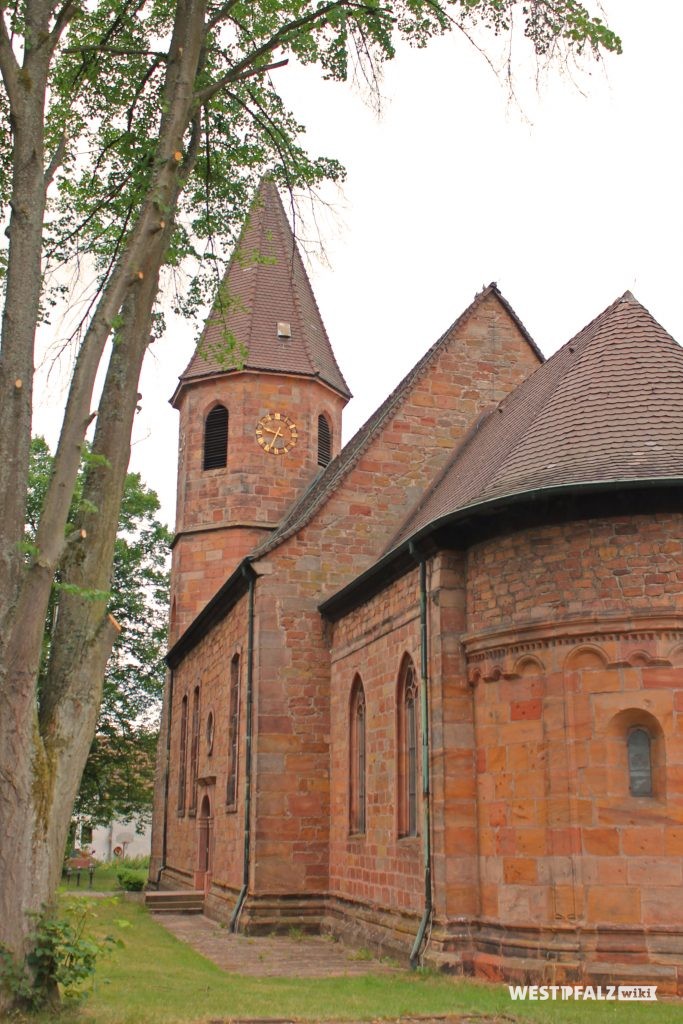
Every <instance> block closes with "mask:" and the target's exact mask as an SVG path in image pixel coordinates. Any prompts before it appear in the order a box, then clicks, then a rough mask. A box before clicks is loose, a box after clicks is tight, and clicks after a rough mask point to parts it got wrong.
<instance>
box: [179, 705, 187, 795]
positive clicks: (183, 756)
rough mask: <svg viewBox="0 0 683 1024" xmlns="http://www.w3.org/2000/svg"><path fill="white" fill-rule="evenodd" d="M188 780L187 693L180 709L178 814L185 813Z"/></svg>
mask: <svg viewBox="0 0 683 1024" xmlns="http://www.w3.org/2000/svg"><path fill="white" fill-rule="evenodd" d="M186 781H187V694H185V696H184V697H183V701H182V704H181V711H180V746H179V749H178V814H184V813H185V789H186Z"/></svg>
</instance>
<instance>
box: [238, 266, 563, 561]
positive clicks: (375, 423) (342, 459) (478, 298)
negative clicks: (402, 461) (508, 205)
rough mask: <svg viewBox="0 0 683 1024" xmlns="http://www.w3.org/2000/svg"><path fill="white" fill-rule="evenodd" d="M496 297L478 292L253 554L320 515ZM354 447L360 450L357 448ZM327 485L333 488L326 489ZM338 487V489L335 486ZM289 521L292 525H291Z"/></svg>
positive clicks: (493, 287) (487, 290)
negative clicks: (458, 336)
mask: <svg viewBox="0 0 683 1024" xmlns="http://www.w3.org/2000/svg"><path fill="white" fill-rule="evenodd" d="M489 295H494V296H495V297H496V299H497V300H498V301H500V302H501V303H502V302H503V297H502V295H501V293H500V291H499V289H498V286H497V284H496V283H495V282H491V284H489V285H487V286H486V287H484V288H482V290H481V291H480V292H478V293H477V294H476V295H475V296H474V299H473V300H472V302H471V303H470V304H469V306H467V308H466V309H464V310H463V312H462V313H461V314H460V316H458V317H456V319H455V320H454V321H453V323H452V324H451V325H450V326H449V327H448V328H447V329H446V330H445V331H444V332H443V334H441V335H440V336H439V337H438V338H437V340H436V341H435V342H434V343H433V344H432V345H431V346H430V348H428V349H427V351H426V352H425V353H424V355H423V356H421V358H420V359H418V361H417V363H415V364H414V366H413V367H412V368H411V369H410V370H409V371H408V373H407V374H406V375H405V376H404V377H403V379H402V380H401V381H400V382H399V383H398V384H397V385H396V387H395V388H394V389H393V391H392V392H391V393H390V394H389V395H388V396H387V397H386V398H385V400H384V402H382V403H381V405H379V406H378V407H377V409H376V410H375V411H374V413H372V414H371V415H370V416H369V417H368V419H367V420H366V421H365V423H364V424H363V425H362V426H361V427H359V429H358V430H357V431H356V433H355V434H354V435H353V437H352V438H351V439H350V440H349V441H347V443H346V444H345V445H344V447H343V448H342V450H341V451H340V452H339V454H338V455H337V456H336V457H335V458H334V459H333V460H332V462H330V463H329V465H328V466H327V467H326V468H325V469H324V470H323V472H322V473H321V474H319V475H318V476H317V477H316V478H315V480H314V481H313V484H314V486H313V487H311V488H309V489H307V490H306V491H304V493H303V494H302V495H301V496H300V497H299V498H298V499H297V500H296V501H295V502H294V504H293V505H292V506H290V509H289V512H288V513H287V514H286V516H285V518H284V519H283V520H282V522H281V525H280V526H278V528H277V529H276V530H275V531H274V533H272V534H270V536H269V537H267V538H265V539H264V540H263V541H262V542H261V544H259V545H258V546H257V547H256V548H255V549H254V551H253V552H252V555H253V556H254V557H259V556H261V555H263V554H266V553H267V552H268V551H271V550H273V549H274V548H276V547H278V545H279V544H281V543H283V542H284V541H285V540H287V539H288V538H289V537H291V536H292V535H293V534H295V533H296V532H297V531H298V530H300V529H302V528H303V527H304V526H305V525H306V523H308V522H310V520H311V519H312V518H313V516H314V515H315V514H316V512H317V511H318V510H319V509H320V508H321V507H322V505H323V504H324V503H325V501H326V500H327V498H328V497H330V496H331V494H332V493H333V492H334V490H336V487H337V486H338V484H339V483H341V481H342V480H343V479H344V477H345V476H346V475H348V473H349V472H350V471H351V470H352V469H353V467H354V466H355V465H356V463H357V462H358V460H359V459H360V457H361V455H362V454H363V452H364V451H365V450H366V448H367V446H368V445H369V444H370V442H371V441H372V440H373V439H374V438H375V437H376V436H377V434H378V432H379V430H380V429H381V427H382V425H383V424H384V423H385V422H386V420H387V419H388V418H389V416H391V415H392V413H393V412H395V411H396V410H397V409H398V408H399V407H400V405H401V402H402V400H403V399H404V398H405V397H406V395H407V394H408V392H409V390H410V388H411V387H412V385H413V384H414V383H416V382H417V381H418V380H419V379H420V378H421V376H422V375H423V374H424V373H425V372H426V370H427V368H428V367H429V365H430V364H431V363H432V361H433V360H434V359H435V358H436V356H437V354H438V353H439V352H440V351H441V349H442V348H443V346H444V345H445V344H446V341H447V339H448V338H449V337H450V335H451V334H452V333H453V332H454V331H457V330H460V329H461V328H462V327H463V325H464V324H466V323H467V321H468V320H469V319H470V318H471V317H472V316H473V314H474V313H475V311H476V310H477V309H478V308H479V306H480V305H481V304H482V302H483V301H484V300H485V299H486V298H488V297H489ZM504 304H505V308H506V309H507V308H508V305H509V304H508V303H507V302H505V303H504ZM509 309H510V310H511V315H512V316H513V317H514V319H515V322H516V323H520V324H521V321H520V320H519V317H518V316H517V314H516V313H514V310H512V307H509ZM524 336H525V340H526V341H527V342H528V343H529V344H530V345H531V347H532V348H533V350H534V352H536V354H539V355H540V358H541V359H542V358H543V356H542V353H540V350H539V349H538V348H537V346H536V344H535V342H533V340H532V339H531V335H530V334H529V332H528V331H526V330H525V331H524ZM354 445H356V448H355V449H354ZM325 483H327V484H328V485H329V486H324V484H325ZM316 485H317V486H318V487H319V490H320V493H319V495H318V496H317V497H315V496H314V497H313V500H312V502H311V504H310V507H309V508H304V509H303V510H302V511H303V515H302V517H301V518H300V519H296V518H295V517H296V512H297V509H298V508H301V507H302V506H305V505H306V501H305V499H306V498H307V497H308V498H309V499H310V497H311V495H312V493H313V491H314V490H315V486H316ZM332 485H334V486H332ZM288 522H289V526H288V525H287V523H288Z"/></svg>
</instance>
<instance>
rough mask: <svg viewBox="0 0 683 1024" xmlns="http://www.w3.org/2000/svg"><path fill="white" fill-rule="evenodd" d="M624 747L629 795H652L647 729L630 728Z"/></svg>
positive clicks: (650, 750)
mask: <svg viewBox="0 0 683 1024" xmlns="http://www.w3.org/2000/svg"><path fill="white" fill-rule="evenodd" d="M626 747H627V751H628V780H629V790H630V793H631V796H652V741H651V739H650V734H649V732H648V731H647V729H643V728H642V727H640V726H639V727H637V728H635V729H631V731H630V732H629V734H628V736H627V738H626Z"/></svg>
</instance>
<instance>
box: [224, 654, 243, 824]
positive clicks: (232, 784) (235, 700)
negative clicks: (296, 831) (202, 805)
mask: <svg viewBox="0 0 683 1024" xmlns="http://www.w3.org/2000/svg"><path fill="white" fill-rule="evenodd" d="M239 692H240V656H239V654H235V655H234V657H233V659H232V661H231V662H230V696H229V701H228V782H227V787H226V793H225V800H226V803H227V805H228V807H229V808H233V809H234V808H235V807H236V806H237V750H238V737H239V706H240V702H239Z"/></svg>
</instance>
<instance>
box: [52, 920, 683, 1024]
mask: <svg viewBox="0 0 683 1024" xmlns="http://www.w3.org/2000/svg"><path fill="white" fill-rule="evenodd" d="M92 905H93V909H94V912H95V914H96V917H97V926H96V927H97V930H98V931H99V930H100V929H102V930H105V931H107V932H110V933H112V934H116V935H118V936H119V937H120V938H122V939H123V941H124V943H125V946H124V947H123V948H117V949H116V950H115V951H114V952H113V953H112V954H110V955H108V956H107V957H106V958H105V959H103V960H102V961H101V963H100V966H99V968H98V971H97V975H96V978H95V982H94V985H92V986H90V988H91V991H90V994H89V998H88V1000H87V1002H86V1003H85V1005H84V1006H83V1008H82V1009H80V1010H79V1011H78V1013H75V1014H73V1015H72V1014H69V1015H68V1016H67V1017H66V1018H65V1019H64V1021H65V1024H66V1021H69V1022H71V1021H78V1022H79V1024H162V1022H163V1024H195V1022H196V1024H198V1022H209V1021H212V1022H222V1021H227V1020H229V1019H230V1018H245V1017H269V1018H271V1019H272V1018H293V1019H300V1020H332V1019H333V1020H344V1019H347V1020H367V1021H371V1020H377V1019H378V1018H393V1019H394V1020H395V1019H396V1018H397V1017H401V1016H416V1015H420V1014H422V1015H424V1014H435V1015H438V1014H457V1013H465V1012H470V1013H475V1014H490V1015H491V1016H492V1017H493V1016H494V1015H496V1014H501V1015H505V1016H504V1017H503V1020H504V1021H505V1022H508V1021H520V1022H522V1021H533V1022H554V1021H558V1022H560V1024H584V1022H595V1024H606V1022H608V1021H614V1022H617V1021H620V1022H623V1024H631V1022H633V1024H641V1022H642V1024H646V1022H647V1024H650V1022H652V1024H674V1022H681V1021H683V1005H681V1003H668V1004H667V1003H659V1004H637V1003H631V1004H628V1005H627V1006H626V1005H624V1004H623V1003H621V1004H620V1003H582V1004H576V1005H572V1004H570V1003H536V1004H534V1003H529V1002H527V1003H525V1004H524V1005H523V1006H520V1004H519V1003H513V1002H512V1001H511V1000H510V998H509V995H508V991H507V988H504V987H502V986H494V985H487V984H476V983H472V982H465V981H460V980H454V979H450V978H447V977H444V976H439V975H433V974H420V973H418V974H411V973H409V972H406V974H405V975H404V976H396V975H374V976H373V975H367V976H365V977H355V978H351V977H349V978H330V979H325V980H309V979H304V980H298V979H291V978H262V979H260V978H252V977H244V976H240V975H237V974H227V973H226V972H224V971H222V970H221V969H220V968H218V967H217V966H215V965H214V964H213V963H211V962H210V961H209V960H205V959H204V958H203V957H201V956H200V955H199V954H198V953H196V952H195V951H194V950H193V949H192V948H190V947H189V946H187V945H186V944H185V943H182V942H180V941H179V940H178V939H176V938H175V937H174V936H172V935H171V934H169V933H168V932H167V931H166V930H165V929H164V928H163V927H162V926H161V925H159V924H158V923H157V922H156V921H155V920H154V919H153V918H152V917H151V916H150V915H149V914H148V913H147V911H146V910H145V909H144V908H143V907H142V906H140V905H137V904H133V903H126V902H122V901H119V900H111V901H110V900H105V901H102V900H92ZM122 921H125V922H128V925H127V926H126V925H123V926H122V925H121V922H122ZM47 1019H48V1018H45V1017H43V1018H37V1019H36V1020H37V1021H40V1024H47ZM49 1019H50V1020H54V1018H49Z"/></svg>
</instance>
